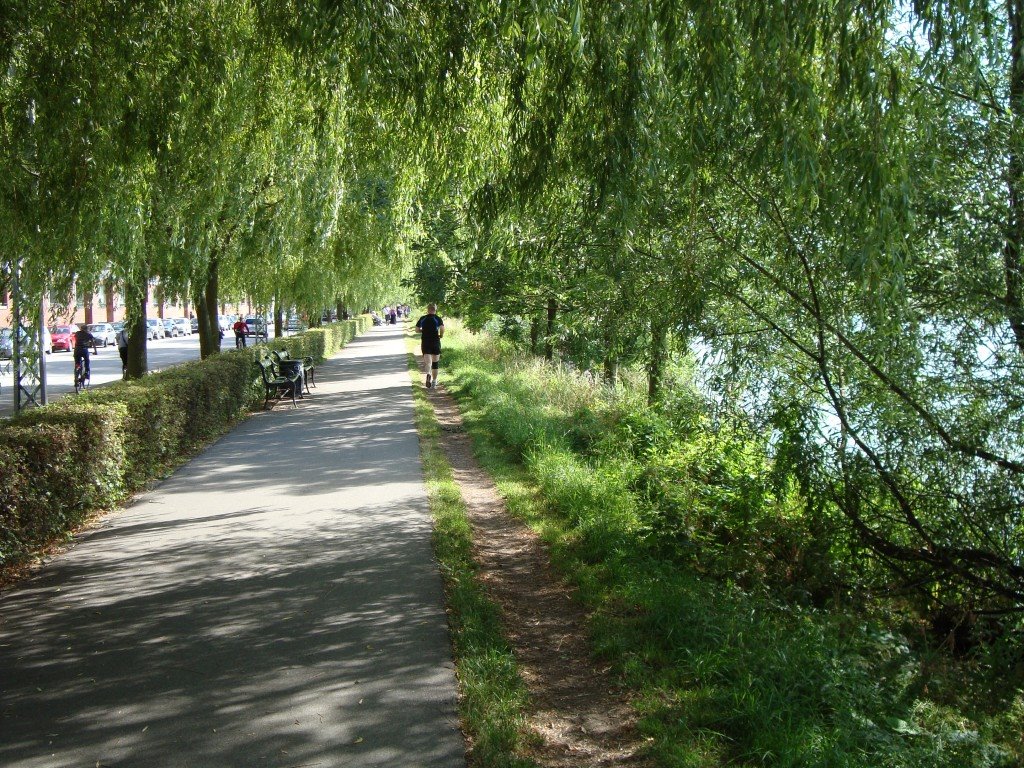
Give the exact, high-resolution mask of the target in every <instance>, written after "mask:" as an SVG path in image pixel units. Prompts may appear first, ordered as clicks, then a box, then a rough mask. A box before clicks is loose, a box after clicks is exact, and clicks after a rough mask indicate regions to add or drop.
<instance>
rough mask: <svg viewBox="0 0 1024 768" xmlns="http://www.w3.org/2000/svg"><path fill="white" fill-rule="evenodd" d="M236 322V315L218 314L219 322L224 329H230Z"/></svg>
mask: <svg viewBox="0 0 1024 768" xmlns="http://www.w3.org/2000/svg"><path fill="white" fill-rule="evenodd" d="M234 323H235V316H234V315H217V324H218V325H219V326H220V329H221V330H222V331H230V330H231V326H232V325H234Z"/></svg>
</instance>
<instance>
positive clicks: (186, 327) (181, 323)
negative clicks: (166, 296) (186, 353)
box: [171, 317, 192, 336]
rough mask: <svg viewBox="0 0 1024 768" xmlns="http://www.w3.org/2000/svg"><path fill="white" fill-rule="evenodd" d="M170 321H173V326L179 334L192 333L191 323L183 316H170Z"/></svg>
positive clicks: (188, 334)
mask: <svg viewBox="0 0 1024 768" xmlns="http://www.w3.org/2000/svg"><path fill="white" fill-rule="evenodd" d="M171 321H172V322H173V323H174V327H175V328H176V329H177V333H178V335H179V336H191V335H192V324H191V323H190V322H189V321H188V320H187V319H186V318H184V317H172V318H171Z"/></svg>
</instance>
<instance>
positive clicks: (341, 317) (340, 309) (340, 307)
mask: <svg viewBox="0 0 1024 768" xmlns="http://www.w3.org/2000/svg"><path fill="white" fill-rule="evenodd" d="M338 319H339V320H344V319H345V305H344V304H342V303H341V300H340V299H339V301H338Z"/></svg>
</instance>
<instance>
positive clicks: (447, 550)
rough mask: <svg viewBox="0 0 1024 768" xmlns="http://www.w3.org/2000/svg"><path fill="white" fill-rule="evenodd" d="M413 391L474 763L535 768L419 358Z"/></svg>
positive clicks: (507, 656) (520, 702) (518, 695)
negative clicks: (524, 753) (525, 752)
mask: <svg viewBox="0 0 1024 768" xmlns="http://www.w3.org/2000/svg"><path fill="white" fill-rule="evenodd" d="M409 361H410V363H409V369H410V373H411V375H412V377H413V380H414V381H415V382H416V385H415V386H414V387H413V392H414V399H415V409H416V424H417V429H418V430H419V435H420V455H421V457H422V461H423V471H424V477H425V479H426V484H427V493H428V497H429V501H430V509H431V512H432V514H433V517H434V553H435V556H436V557H437V560H438V563H439V564H440V567H441V572H442V575H443V577H444V583H445V596H446V599H447V605H448V620H449V626H450V628H451V632H452V642H453V647H454V651H455V667H456V674H457V677H458V683H459V709H460V715H461V717H462V722H463V726H464V730H465V732H466V734H467V737H468V739H469V742H470V753H469V758H470V764H471V765H472V766H480V767H481V768H529V767H530V766H533V765H534V763H533V762H532V761H530V760H528V759H526V758H524V757H521V752H522V750H523V748H524V746H525V745H526V740H527V737H526V736H525V713H526V707H527V703H528V702H527V692H526V687H525V685H524V684H523V682H522V679H521V678H520V676H519V672H518V670H517V667H516V663H515V658H514V656H513V655H512V651H511V648H510V647H509V644H508V642H507V641H506V639H505V636H504V633H503V630H502V626H501V618H500V613H499V610H498V608H497V606H496V605H495V604H494V603H493V602H491V601H490V600H489V598H488V597H487V595H486V594H485V592H484V590H483V587H482V586H481V585H480V583H479V581H478V579H477V568H476V565H475V563H474V561H473V556H472V532H471V529H470V526H469V520H468V518H467V516H466V507H465V504H464V503H463V500H462V496H461V494H460V492H459V487H458V485H457V484H456V482H455V480H454V479H453V478H452V471H451V466H450V465H449V464H448V461H447V460H446V458H445V456H444V453H443V452H442V450H441V448H440V445H439V443H438V438H439V435H440V430H439V428H438V424H437V420H436V418H435V417H434V411H433V408H432V407H431V405H430V402H429V399H428V398H427V397H426V394H425V392H424V390H423V387H422V376H420V373H419V368H418V367H417V364H416V360H415V358H414V357H413V355H411V354H410V356H409Z"/></svg>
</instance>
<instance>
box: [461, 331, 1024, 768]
mask: <svg viewBox="0 0 1024 768" xmlns="http://www.w3.org/2000/svg"><path fill="white" fill-rule="evenodd" d="M445 366H446V382H447V384H448V386H449V388H450V390H451V391H453V393H454V394H455V395H456V397H457V398H458V399H459V402H460V406H461V408H462V410H463V414H464V418H465V421H466V425H467V428H468V429H469V430H470V433H471V434H472V436H473V438H474V444H475V446H476V450H477V453H478V458H479V459H480V460H481V462H482V464H483V465H484V467H485V468H486V469H487V471H488V472H489V473H490V474H491V476H492V477H493V478H494V479H495V481H496V482H497V484H498V487H499V490H500V492H501V493H502V495H503V496H504V498H505V501H506V505H507V506H508V508H509V510H510V512H512V513H513V514H514V515H516V516H518V517H519V518H520V519H522V520H524V521H526V522H527V523H528V524H530V525H531V526H532V527H533V528H534V529H535V530H537V531H538V532H539V533H540V534H541V536H542V537H543V538H544V539H545V540H546V541H547V542H548V544H549V545H550V548H551V552H552V555H553V559H554V560H555V562H556V565H557V567H558V568H559V569H560V570H561V572H562V573H563V574H564V576H565V578H567V579H568V580H570V581H572V582H574V583H575V584H576V585H578V587H579V589H580V595H581V599H582V600H583V602H584V603H585V605H586V608H587V609H588V611H589V612H590V614H591V626H590V628H591V633H592V642H593V647H594V652H595V654H596V655H597V656H599V657H600V658H601V659H603V660H605V662H611V663H612V664H613V665H614V668H615V669H617V670H618V671H619V673H620V674H621V675H622V677H623V678H624V679H625V680H626V681H627V682H628V683H629V684H630V685H631V686H632V687H633V689H634V690H635V692H636V698H635V703H636V707H637V712H638V716H639V718H640V728H641V730H642V732H643V733H644V734H645V735H646V736H647V737H648V738H649V739H650V745H651V747H650V749H651V753H652V756H654V757H655V759H656V760H657V761H658V762H659V763H660V764H662V765H666V766H701V768H704V767H705V766H707V767H710V766H723V765H750V766H753V765H759V766H760V765H772V766H851V768H852V767H853V766H863V767H864V768H868V767H869V766H870V767H873V766H894V767H895V766H906V767H907V768H910V767H911V766H921V768H925V766H928V767H929V768H931V766H948V768H954V767H956V768H959V766H977V767H978V768H981V766H991V767H992V768H996V767H997V766H1001V767H1005V768H1009V766H1017V765H1020V764H1021V755H1020V754H1019V751H1018V752H1016V753H1015V751H1014V750H1016V749H1018V747H1019V733H1020V732H1021V727H1022V725H1024V717H1022V710H1024V707H1022V705H1021V702H1022V701H1024V698H1022V695H1021V693H1020V692H1019V691H1018V692H1017V695H1016V704H1014V705H1012V706H1010V708H1009V709H1008V710H1007V711H1006V712H1005V713H1003V714H1002V715H1000V716H998V717H988V716H985V715H981V714H980V713H978V712H972V713H971V714H970V716H969V715H968V714H966V713H964V712H960V711H958V710H957V708H956V706H955V704H953V703H950V702H945V703H940V702H937V701H932V700H930V699H928V698H927V696H926V691H927V690H928V684H929V679H928V678H927V677H926V676H925V675H924V673H923V666H924V665H923V664H922V661H921V659H920V658H918V657H916V656H915V655H914V653H913V652H911V650H910V649H909V648H908V647H907V645H906V643H905V641H903V640H902V639H901V638H900V637H899V635H898V633H896V632H890V631H889V630H887V629H886V628H885V627H884V626H883V625H879V624H877V623H875V622H872V621H870V620H868V619H867V618H865V617H859V616H857V615H855V614H849V615H847V614H843V613H842V612H829V611H825V610H822V609H820V608H817V609H816V608H812V607H810V606H808V605H806V604H803V603H800V602H799V601H797V602H793V601H790V600H788V599H787V598H786V596H785V595H783V594H775V593H773V592H772V591H771V590H770V589H768V588H767V587H764V586H758V585H757V582H756V580H753V585H751V580H750V579H740V578H739V574H737V578H736V579H733V578H731V577H730V575H729V574H728V573H724V574H723V573H722V572H721V571H720V570H719V571H715V569H713V568H710V560H709V558H711V557H712V556H713V554H712V551H711V548H712V547H725V546H728V547H731V548H732V550H734V551H732V553H731V555H730V557H731V558H732V559H731V560H730V561H729V562H735V563H737V564H739V566H741V567H748V566H747V564H748V563H749V568H750V569H751V571H752V572H753V571H756V570H757V568H758V567H759V560H760V559H761V558H763V557H765V556H766V555H765V553H764V552H763V551H761V547H763V546H765V544H764V540H769V539H770V537H771V536H772V535H773V534H775V533H776V531H777V533H778V535H779V536H784V535H790V536H792V535H793V533H792V520H791V517H792V512H793V510H792V507H791V504H790V502H789V501H787V499H785V498H777V499H774V500H769V502H768V506H767V507H764V508H763V509H761V510H760V512H759V514H761V515H762V516H765V519H762V520H759V521H758V525H759V526H760V527H759V528H757V529H756V533H757V537H760V538H757V537H752V538H751V539H750V540H748V541H744V540H738V541H735V542H725V543H723V542H718V541H708V542H706V544H702V543H701V539H700V538H699V535H700V532H697V533H695V534H694V536H693V537H692V540H690V541H689V543H688V544H687V542H685V541H684V543H683V544H679V543H678V542H673V543H672V546H671V547H666V543H665V541H663V540H662V538H661V536H662V534H661V529H659V527H658V522H659V520H658V514H660V512H659V510H656V509H653V508H652V507H651V506H650V503H649V502H645V500H644V498H642V496H640V495H638V493H637V488H639V487H641V484H640V483H639V482H638V479H639V478H640V477H641V476H642V475H643V473H644V472H646V471H648V469H647V466H646V465H645V464H644V463H643V462H644V459H643V457H642V451H641V452H640V454H641V457H640V458H637V455H638V454H637V452H636V451H631V450H629V449H628V448H629V446H627V445H625V444H624V443H625V442H626V441H627V440H632V441H633V442H634V443H635V444H640V445H641V447H642V445H643V441H644V440H646V439H647V436H646V435H645V434H640V433H638V432H637V430H639V431H640V432H643V430H645V429H648V428H650V429H653V430H655V431H657V430H658V429H664V425H659V424H658V423H657V420H656V419H653V418H651V417H649V415H646V414H644V413H643V411H642V409H644V408H645V406H644V404H643V397H642V393H639V392H638V391H636V390H633V391H629V390H625V391H623V390H620V391H617V392H614V393H613V392H610V391H608V390H606V389H605V388H604V387H602V386H601V385H600V384H599V383H595V382H593V381H592V380H591V379H590V378H589V377H587V376H585V375H581V374H579V373H577V372H574V371H571V370H567V369H564V368H559V367H557V366H551V365H546V364H544V363H543V362H537V361H535V360H532V359H527V358H523V357H519V356H516V355H515V354H513V353H511V352H510V351H509V350H508V349H506V348H504V347H502V346H500V345H498V344H496V343H494V342H493V341H491V340H487V339H485V338H480V337H471V336H470V335H469V334H467V333H464V332H461V331H460V329H459V328H458V326H457V324H456V323H450V326H449V331H448V334H447V335H446V351H445ZM698 416H699V414H698ZM692 423H694V424H699V418H697V419H695V420H694V421H693V422H692ZM628 430H633V431H632V432H629V431H628ZM673 430H674V432H673V434H672V435H670V438H671V439H670V440H669V441H667V442H666V441H665V440H663V439H660V438H659V440H660V441H655V442H656V444H657V447H658V450H663V449H664V445H666V444H669V445H671V444H672V441H673V440H676V439H677V435H676V434H675V432H676V431H678V430H677V429H676V428H675V427H673ZM655 437H657V436H655ZM662 437H663V436H662ZM693 439H694V442H693V443H692V444H690V443H688V442H687V438H686V436H685V435H679V436H678V440H679V443H678V446H676V447H674V448H672V450H673V451H675V450H676V449H678V453H674V454H673V455H672V456H667V457H666V456H664V455H659V454H658V453H657V451H653V450H652V453H651V454H650V456H649V459H650V461H652V462H657V463H659V464H664V465H666V466H669V467H670V468H671V465H672V462H674V461H676V462H682V463H686V462H696V463H697V465H698V469H702V468H703V467H704V464H701V463H700V462H707V460H708V457H709V456H710V457H711V458H716V457H717V455H718V454H716V453H715V452H722V453H723V454H725V455H726V459H727V460H723V461H719V462H717V463H716V462H714V461H711V462H708V463H707V466H709V467H712V468H713V469H714V470H715V471H720V470H721V468H722V467H723V466H724V467H726V469H727V470H728V468H729V467H737V468H738V470H737V471H740V472H743V471H748V469H749V468H752V469H749V471H750V472H752V473H754V474H752V475H751V476H750V477H740V478H739V481H738V482H737V483H735V484H733V485H729V484H728V483H725V484H720V485H719V486H718V487H717V488H715V489H712V492H710V493H709V490H708V489H707V488H703V487H701V486H700V485H699V484H697V485H695V486H694V487H693V488H692V489H689V490H688V491H687V493H692V494H695V495H694V496H693V499H694V501H693V502H692V503H704V504H705V505H710V507H711V513H712V514H713V512H714V506H715V505H716V504H723V503H731V504H733V505H737V504H739V505H740V507H739V508H740V509H741V510H742V504H743V503H746V502H745V501H744V499H745V497H744V494H750V495H751V496H752V497H755V496H756V494H757V493H758V488H759V486H758V485H757V482H756V480H757V475H756V473H757V472H760V471H762V470H761V469H760V465H759V464H758V461H760V460H759V459H758V457H757V456H756V455H752V454H750V448H749V445H737V444H734V443H730V442H729V441H730V439H731V438H730V436H729V434H728V433H723V435H721V436H719V437H714V438H712V439H709V436H708V435H707V434H706V433H703V432H702V431H701V430H699V429H696V430H694V431H693ZM652 440H653V438H652ZM655 442H652V445H653V444H655ZM729 462H732V464H730V463H729ZM702 471H703V470H702ZM698 476H699V474H698ZM729 493H731V494H733V495H732V496H728V495H727V494H729ZM681 498H683V499H685V498H687V497H686V496H683V497H681ZM755 500H756V499H755ZM751 503H753V502H751ZM773 520H775V521H777V522H775V523H773ZM766 521H767V522H766ZM773 525H776V526H777V529H773V528H772V526H773ZM735 530H741V531H742V528H738V529H734V532H733V533H731V534H730V535H735ZM769 543H770V542H769ZM684 544H685V545H686V546H689V547H690V548H691V549H690V550H685V549H683V550H682V551H684V552H685V554H686V556H685V557H675V558H672V557H666V555H665V553H666V551H669V550H672V551H679V550H680V547H682V546H683V545H684ZM705 547H706V548H705ZM744 547H746V548H747V549H746V550H744ZM673 548H674V549H673ZM691 550H692V551H691ZM952 698H953V701H954V702H955V701H956V697H952ZM1010 699H1011V701H1013V696H1011V697H1010ZM961 701H962V699H961Z"/></svg>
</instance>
